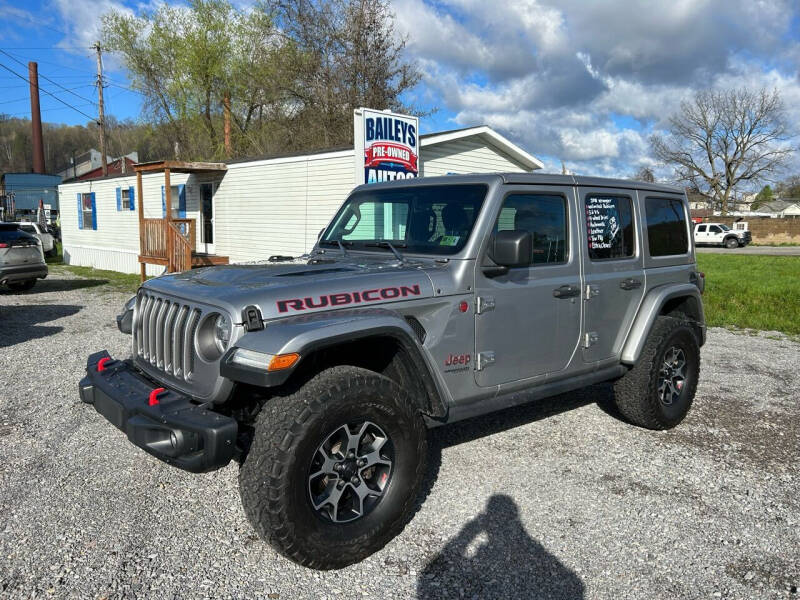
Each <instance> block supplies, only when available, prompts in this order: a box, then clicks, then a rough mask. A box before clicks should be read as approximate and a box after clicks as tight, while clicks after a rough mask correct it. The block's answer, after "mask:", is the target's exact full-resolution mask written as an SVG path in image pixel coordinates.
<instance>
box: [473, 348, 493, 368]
mask: <svg viewBox="0 0 800 600" xmlns="http://www.w3.org/2000/svg"><path fill="white" fill-rule="evenodd" d="M493 364H494V352H491V351H488V352H479V353H478V360H477V361H475V370H476V371H483V370H484V369H485V368H486V367H488V366H489V365H493Z"/></svg>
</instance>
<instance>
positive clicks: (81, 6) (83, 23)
mask: <svg viewBox="0 0 800 600" xmlns="http://www.w3.org/2000/svg"><path fill="white" fill-rule="evenodd" d="M51 7H52V9H53V10H54V11H55V12H56V13H57V14H58V15H59V17H60V19H59V22H60V25H61V27H62V28H63V29H65V33H66V34H67V35H66V37H64V38H63V39H62V40H61V41H60V42H59V43H58V44H57V45H58V46H60V47H63V48H67V49H69V50H72V51H76V50H75V48H86V50H89V49H90V48H91V47H92V46H93V45H94V44H95V42H97V41H98V40H99V39H100V30H101V18H102V16H103V15H104V14H106V13H109V12H111V11H112V10H113V11H118V12H122V13H125V14H129V15H132V14H133V11H132V10H131V9H130V8H128V7H127V6H125V5H124V4H123V3H122V2H116V1H115V0H52V1H51ZM77 52H81V53H85V51H83V50H77ZM106 61H107V64H106V66H107V67H109V68H115V67H116V63H115V62H114V61H113V60H110V57H106Z"/></svg>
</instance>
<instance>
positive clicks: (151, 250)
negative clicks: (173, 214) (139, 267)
mask: <svg viewBox="0 0 800 600" xmlns="http://www.w3.org/2000/svg"><path fill="white" fill-rule="evenodd" d="M194 248H195V221H194V219H172V220H171V221H167V220H166V219H142V230H141V251H140V255H141V257H142V258H143V259H145V262H146V259H154V262H157V263H158V264H165V265H166V266H167V272H168V273H174V272H175V271H187V270H189V269H190V268H191V267H192V251H193V250H194Z"/></svg>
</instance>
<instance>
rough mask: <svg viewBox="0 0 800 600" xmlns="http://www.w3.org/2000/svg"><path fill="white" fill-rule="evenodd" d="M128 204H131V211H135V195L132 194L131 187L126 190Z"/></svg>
mask: <svg viewBox="0 0 800 600" xmlns="http://www.w3.org/2000/svg"><path fill="white" fill-rule="evenodd" d="M128 202H130V203H131V210H136V195H135V194H134V193H133V186H131V187H129V188H128Z"/></svg>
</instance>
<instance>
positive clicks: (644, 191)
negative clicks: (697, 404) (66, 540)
mask: <svg viewBox="0 0 800 600" xmlns="http://www.w3.org/2000/svg"><path fill="white" fill-rule="evenodd" d="M688 213H689V211H688V205H687V201H686V198H685V196H684V193H683V192H682V191H681V190H679V189H675V188H672V187H667V186H662V185H654V184H648V183H638V182H632V181H619V180H609V179H598V178H589V177H573V176H557V175H535V174H518V173H514V174H496V175H480V176H454V177H441V178H422V179H417V180H404V181H402V182H401V181H397V182H392V183H386V184H375V185H369V186H361V187H359V188H356V189H355V190H354V191H353V193H352V194H351V195H350V197H349V198H348V199H347V201H346V202H345V203H344V205H343V206H342V207H341V209H340V210H339V211H338V213H337V214H336V216H335V217H334V218H333V220H332V221H331V223H330V225H328V227H327V228H326V229H325V230H324V231H323V232H322V233H321V234H320V237H319V241H318V243H317V244H316V246H315V247H314V249H313V251H312V252H311V253H310V254H308V255H306V256H303V257H301V258H300V259H291V260H285V259H284V257H275V260H274V261H273V264H255V265H230V266H223V267H211V268H205V269H199V270H194V271H189V272H185V273H179V274H173V275H167V276H163V277H158V278H156V279H151V280H150V281H147V282H146V283H144V284H143V285H142V287H141V288H140V289H139V292H138V294H137V295H136V296H135V297H134V298H132V299H131V301H130V302H129V303H128V305H127V306H126V307H125V311H124V312H123V313H122V314H121V315H120V317H119V318H118V324H119V327H120V329H121V330H122V331H125V332H127V333H131V334H132V357H131V358H130V359H128V360H115V359H113V358H112V357H110V356H109V355H108V353H107V352H105V351H103V352H98V353H95V354H93V355H91V356H90V357H89V359H88V364H87V373H86V376H85V377H84V378H83V379H82V380H81V382H80V386H79V387H80V395H81V398H82V400H83V401H84V402H87V403H89V404H93V405H94V407H95V409H96V410H97V411H98V412H99V413H100V414H102V415H103V416H104V417H106V419H108V420H109V421H111V422H112V423H113V424H114V425H115V426H116V427H118V428H119V429H121V430H122V431H124V432H125V433H126V434H127V436H128V438H129V439H130V441H131V442H133V443H134V444H135V445H137V446H138V447H140V448H142V449H143V450H145V451H146V452H149V453H150V454H152V455H153V456H155V457H157V458H159V459H161V460H163V461H165V462H168V463H170V464H172V465H175V466H177V467H180V468H183V469H186V470H189V471H195V472H200V471H208V470H212V469H218V468H220V467H223V466H225V465H227V464H228V463H229V462H230V461H231V460H236V461H237V462H239V463H240V465H241V468H240V471H239V483H240V491H241V498H242V503H243V505H244V509H245V512H246V514H247V517H248V518H249V520H250V522H251V523H252V525H253V527H254V528H255V529H256V530H257V532H258V533H259V534H260V535H261V536H262V537H263V538H264V539H266V540H267V541H268V542H269V543H270V544H272V545H273V546H274V547H275V548H276V549H277V550H278V551H280V552H281V553H283V554H284V555H285V556H287V557H289V558H290V559H292V560H294V561H296V562H298V563H301V564H303V565H307V566H309V567H313V568H319V569H331V568H340V567H344V566H346V565H349V564H352V563H354V562H357V561H359V560H361V559H363V558H365V557H366V556H368V555H370V554H371V553H373V552H375V551H376V550H378V549H380V548H381V547H383V546H384V545H385V544H386V543H387V542H388V541H389V540H391V539H392V538H393V537H394V536H396V535H397V534H398V533H399V532H400V531H401V530H402V528H403V526H404V525H405V524H406V522H407V521H408V519H409V518H410V516H411V515H412V513H413V511H414V506H415V502H416V500H417V495H418V492H419V489H420V485H421V481H422V479H423V475H424V473H425V465H426V451H427V450H426V449H427V447H426V427H432V426H436V425H443V424H447V423H451V422H454V421H458V420H460V419H465V418H468V417H474V416H477V415H483V414H486V413H490V412H493V411H497V410H501V409H503V408H506V407H509V406H512V405H516V404H520V403H524V402H529V401H531V400H535V399H537V398H543V397H547V396H553V395H555V394H561V393H564V392H569V391H571V390H575V389H577V388H581V387H584V386H587V385H591V384H596V383H599V382H612V383H613V388H614V395H615V399H616V404H617V406H618V408H619V411H620V413H621V414H622V415H623V416H624V417H625V418H626V419H627V420H629V421H630V422H631V423H634V424H636V425H639V426H642V427H648V428H652V429H667V428H670V427H674V426H676V425H677V424H678V423H680V422H681V420H682V419H683V418H684V417H685V416H686V413H687V411H688V410H689V407H690V406H691V404H692V400H693V398H694V394H695V389H696V387H697V381H698V376H699V370H700V346H702V345H703V343H704V341H705V335H706V327H705V322H704V317H703V304H702V301H701V296H700V294H701V292H702V290H703V285H704V279H703V275H702V273H698V271H697V269H696V263H695V253H694V245H693V240H692V228H691V225H690V222H689V218H688Z"/></svg>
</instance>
